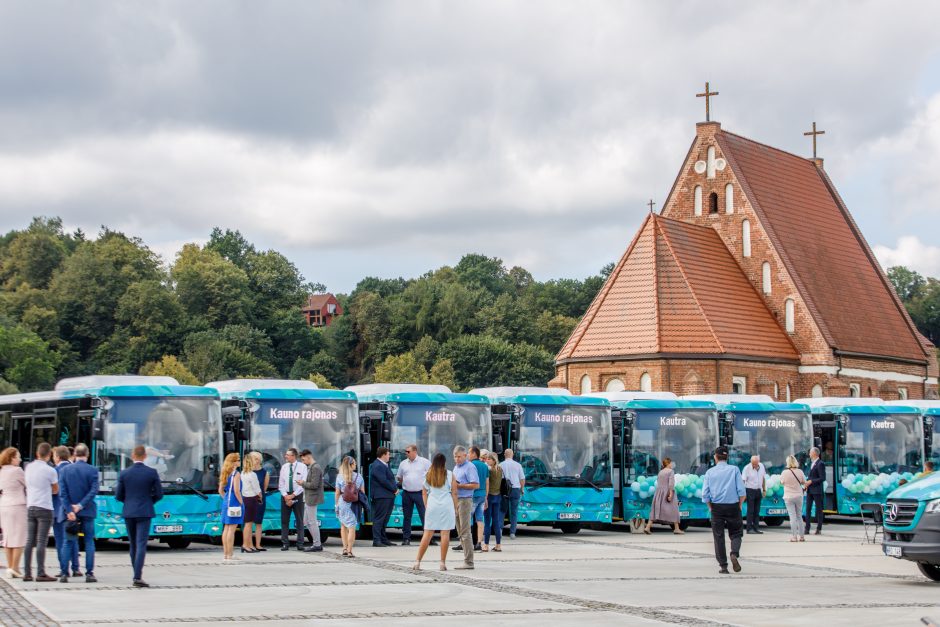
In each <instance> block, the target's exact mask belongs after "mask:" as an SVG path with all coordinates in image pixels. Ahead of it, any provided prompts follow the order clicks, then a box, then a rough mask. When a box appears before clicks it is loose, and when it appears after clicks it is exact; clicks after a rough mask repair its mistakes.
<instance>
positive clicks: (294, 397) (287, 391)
mask: <svg viewBox="0 0 940 627" xmlns="http://www.w3.org/2000/svg"><path fill="white" fill-rule="evenodd" d="M220 396H221V397H222V400H223V401H228V400H234V399H255V400H259V401H354V402H355V401H356V395H355V394H353V393H352V392H347V391H346V390H320V389H315V390H309V389H307V390H305V389H302V388H260V389H257V390H238V391H231V392H221V393H220Z"/></svg>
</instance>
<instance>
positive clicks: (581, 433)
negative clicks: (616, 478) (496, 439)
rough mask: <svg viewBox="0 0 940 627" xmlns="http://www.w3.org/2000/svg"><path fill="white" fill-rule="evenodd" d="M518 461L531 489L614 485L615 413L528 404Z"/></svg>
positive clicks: (521, 415) (523, 410) (521, 413)
mask: <svg viewBox="0 0 940 627" xmlns="http://www.w3.org/2000/svg"><path fill="white" fill-rule="evenodd" d="M519 420H520V434H519V441H518V442H517V443H516V445H515V449H516V450H515V453H516V459H517V460H518V461H519V463H520V464H522V468H523V470H524V471H525V477H526V483H527V484H531V485H546V484H549V485H566V484H575V485H577V484H579V483H583V484H587V485H589V484H594V485H595V486H610V485H611V483H610V476H611V475H610V445H611V442H610V409H609V408H607V407H597V406H584V405H581V406H578V405H575V406H571V407H562V406H559V405H525V406H523V407H521V408H520V410H519Z"/></svg>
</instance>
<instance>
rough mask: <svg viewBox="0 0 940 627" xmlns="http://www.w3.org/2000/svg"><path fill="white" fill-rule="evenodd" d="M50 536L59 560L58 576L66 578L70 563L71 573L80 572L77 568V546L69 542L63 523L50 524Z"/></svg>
mask: <svg viewBox="0 0 940 627" xmlns="http://www.w3.org/2000/svg"><path fill="white" fill-rule="evenodd" d="M52 535H53V537H55V552H56V556H57V557H58V558H59V575H60V576H61V575H66V576H68V574H69V563H70V562H71V564H72V572H73V573H77V572H78V571H80V570H81V568H79V567H78V544H76V543H75V542H69V540H68V536H67V535H66V533H65V521H62V522H54V523H52Z"/></svg>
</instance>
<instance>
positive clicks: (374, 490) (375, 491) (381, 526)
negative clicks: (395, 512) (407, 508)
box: [369, 446, 398, 546]
mask: <svg viewBox="0 0 940 627" xmlns="http://www.w3.org/2000/svg"><path fill="white" fill-rule="evenodd" d="M376 454H377V455H378V458H377V459H376V460H375V461H374V462H372V465H371V466H369V496H370V498H371V499H372V546H392V543H391V542H389V540H388V536H387V535H385V527H386V525H388V519H389V518H391V516H392V505H394V503H395V495H396V494H398V485H397V484H396V483H395V475H393V474H392V469H391V468H389V467H388V462H389V459H391V457H392V454H391V452H390V451H389V450H388V449H387V448H385V447H384V446H380V447H379V449H378V450H377V451H376Z"/></svg>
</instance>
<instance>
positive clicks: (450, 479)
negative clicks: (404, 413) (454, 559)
mask: <svg viewBox="0 0 940 627" xmlns="http://www.w3.org/2000/svg"><path fill="white" fill-rule="evenodd" d="M421 499H422V501H423V503H424V506H425V517H424V519H423V521H422V522H423V524H424V532H423V533H422V535H421V545H420V546H419V547H418V557H417V559H416V560H415V563H414V566H412V570H413V571H415V572H417V571H419V570H420V569H421V560H422V559H423V558H424V555H425V553H427V550H428V547H429V546H430V545H431V540H432V539H433V538H434V534H435V533H439V534H440V536H441V565H440V569H441V570H447V547H448V546H449V545H450V532H451V530H452V529H454V527H455V526H456V513H457V482H456V481H455V480H454V473H453V472H451V471H450V470H447V458H446V457H444V454H443V453H438V454H436V455H435V456H434V459H433V460H432V461H431V467H430V469H429V470H428V472H427V473H426V475H425V479H424V484H423V485H422V488H421ZM472 555H473V554H472V553H471V557H472Z"/></svg>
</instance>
